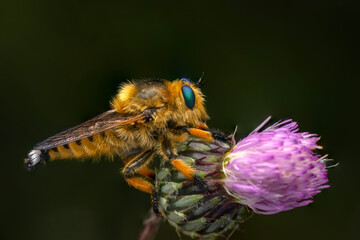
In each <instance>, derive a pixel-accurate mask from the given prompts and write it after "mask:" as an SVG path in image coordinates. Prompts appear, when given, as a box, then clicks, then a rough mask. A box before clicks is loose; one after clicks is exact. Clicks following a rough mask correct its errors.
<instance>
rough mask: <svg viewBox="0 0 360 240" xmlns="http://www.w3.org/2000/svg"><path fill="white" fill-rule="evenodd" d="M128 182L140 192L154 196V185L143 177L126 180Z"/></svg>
mask: <svg viewBox="0 0 360 240" xmlns="http://www.w3.org/2000/svg"><path fill="white" fill-rule="evenodd" d="M125 180H126V182H127V183H128V184H130V185H131V186H133V187H134V188H136V189H139V190H140V191H143V192H146V193H149V194H152V193H153V191H154V185H153V184H152V183H150V182H149V181H147V180H145V179H143V178H142V177H131V178H125Z"/></svg>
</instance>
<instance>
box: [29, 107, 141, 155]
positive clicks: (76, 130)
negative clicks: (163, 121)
mask: <svg viewBox="0 0 360 240" xmlns="http://www.w3.org/2000/svg"><path fill="white" fill-rule="evenodd" d="M144 119H145V114H144V113H141V114H138V115H134V116H124V115H122V114H120V113H118V112H116V111H115V110H109V111H107V112H104V113H102V114H100V115H98V116H96V117H94V118H92V119H90V120H88V121H86V122H84V123H82V124H80V125H78V126H75V127H73V128H70V129H68V130H65V131H63V132H61V133H58V134H56V135H54V136H52V137H49V138H48V139H46V140H44V141H42V142H40V143H38V144H36V145H35V147H34V149H36V150H45V149H49V148H54V147H58V146H62V145H65V144H67V143H70V142H75V141H78V140H81V139H83V138H87V137H90V136H93V135H96V134H98V133H101V132H104V131H106V130H109V129H112V128H116V127H119V126H124V125H128V124H131V123H134V122H136V121H139V120H144Z"/></svg>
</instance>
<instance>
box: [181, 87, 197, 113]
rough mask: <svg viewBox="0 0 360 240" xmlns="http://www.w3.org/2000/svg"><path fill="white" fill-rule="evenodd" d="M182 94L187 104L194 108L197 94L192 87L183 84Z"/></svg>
mask: <svg viewBox="0 0 360 240" xmlns="http://www.w3.org/2000/svg"><path fill="white" fill-rule="evenodd" d="M181 92H182V95H183V96H184V100H185V105H186V106H187V107H188V108H190V109H192V108H193V107H194V106H195V94H194V91H193V90H192V88H191V87H189V86H182V87H181Z"/></svg>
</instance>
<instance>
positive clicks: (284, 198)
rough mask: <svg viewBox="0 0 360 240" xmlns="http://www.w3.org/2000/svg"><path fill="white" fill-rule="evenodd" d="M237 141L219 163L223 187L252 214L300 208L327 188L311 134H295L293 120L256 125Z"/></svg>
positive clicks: (296, 126)
mask: <svg viewBox="0 0 360 240" xmlns="http://www.w3.org/2000/svg"><path fill="white" fill-rule="evenodd" d="M268 120H269V118H268V119H267V120H266V121H265V122H264V123H263V124H261V125H260V126H259V127H258V128H257V129H255V130H254V132H252V133H251V134H250V135H249V136H247V137H246V138H244V139H243V140H241V141H240V142H238V143H237V144H236V146H235V147H234V148H233V150H232V151H231V152H230V153H229V154H228V155H227V156H226V159H225V160H224V162H223V171H224V173H225V175H226V177H225V178H224V179H223V181H224V183H225V187H226V188H227V189H228V191H229V193H230V194H231V195H233V196H234V197H235V198H236V199H237V201H238V202H239V203H241V204H243V205H247V206H248V207H250V208H251V209H253V210H254V212H256V213H261V214H274V213H278V212H281V211H286V210H290V209H293V208H295V207H300V206H305V205H307V204H309V203H311V202H312V200H311V199H312V197H313V196H315V195H316V194H317V193H319V192H320V191H321V189H324V188H327V187H329V185H325V184H326V183H327V182H328V179H327V170H326V168H325V167H326V165H325V163H324V162H325V161H324V157H320V156H319V155H317V154H315V153H314V152H313V151H314V150H315V149H317V148H321V147H320V146H318V145H317V144H316V142H317V141H318V140H319V137H318V136H317V135H316V134H310V133H307V132H298V125H297V123H296V122H293V121H292V120H286V121H283V122H280V123H277V124H275V125H273V126H271V127H269V128H267V129H265V130H264V131H261V132H260V131H259V129H260V128H262V126H263V125H264V124H265V123H266V122H267V121H268Z"/></svg>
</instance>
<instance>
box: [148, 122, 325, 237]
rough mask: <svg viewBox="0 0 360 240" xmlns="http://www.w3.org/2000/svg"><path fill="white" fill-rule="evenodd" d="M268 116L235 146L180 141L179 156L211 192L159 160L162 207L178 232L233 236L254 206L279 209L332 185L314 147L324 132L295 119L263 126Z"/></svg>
mask: <svg viewBox="0 0 360 240" xmlns="http://www.w3.org/2000/svg"><path fill="white" fill-rule="evenodd" d="M269 119H270V118H268V119H266V120H265V121H264V123H262V124H261V125H260V126H259V127H258V128H256V129H255V130H254V131H253V132H252V133H251V134H250V135H249V136H247V137H245V138H244V139H243V140H241V141H239V142H238V143H237V144H236V145H235V146H234V144H235V143H233V144H231V143H229V142H224V141H220V140H216V141H215V142H214V143H208V142H204V141H202V140H199V139H194V138H190V139H189V140H188V141H186V142H184V143H182V144H181V145H180V146H179V147H178V154H179V158H181V159H182V160H184V161H185V162H187V163H188V164H190V165H191V166H192V167H193V168H195V169H196V172H197V174H198V176H199V177H201V178H202V179H203V181H204V182H205V183H206V184H207V185H208V186H209V187H210V188H211V189H212V190H211V192H210V193H209V192H206V191H204V189H202V188H201V187H200V186H196V185H194V183H193V181H191V180H188V179H187V178H186V177H185V176H183V175H182V174H181V173H179V172H178V171H177V170H176V169H174V168H173V167H172V166H171V164H170V163H169V162H168V161H166V160H163V161H159V162H160V163H161V164H160V165H159V166H156V171H157V174H156V184H155V185H156V189H157V190H158V196H159V198H158V199H157V201H158V205H159V211H160V213H161V215H162V216H163V217H164V218H165V219H167V220H168V222H169V223H170V224H171V225H172V226H174V227H175V228H176V229H177V231H178V232H181V233H183V234H185V235H188V236H191V237H193V238H200V239H216V238H217V237H219V236H222V237H224V236H227V237H229V235H230V234H231V232H232V231H234V230H236V229H237V228H238V227H239V224H240V223H242V222H244V221H245V220H247V219H248V218H249V217H250V216H252V214H253V212H255V213H260V214H274V213H278V212H281V211H286V210H290V209H292V208H295V207H300V206H305V205H307V204H309V203H311V202H312V200H311V199H312V197H313V196H314V195H316V194H317V193H319V192H320V191H321V189H324V188H327V187H329V185H326V183H327V181H328V179H327V176H326V174H327V170H326V168H325V167H326V166H325V161H326V159H325V157H320V155H317V154H315V153H314V152H313V151H314V150H316V149H320V148H321V147H320V146H318V145H317V144H316V143H317V141H318V140H319V137H318V136H317V135H316V134H310V133H307V132H303V133H301V132H298V128H297V123H296V122H293V121H291V120H286V121H283V122H280V123H277V124H275V125H272V126H271V127H268V128H266V129H265V130H263V131H260V129H261V128H262V127H263V126H264V125H265V124H266V123H267V122H268V120H269Z"/></svg>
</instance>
